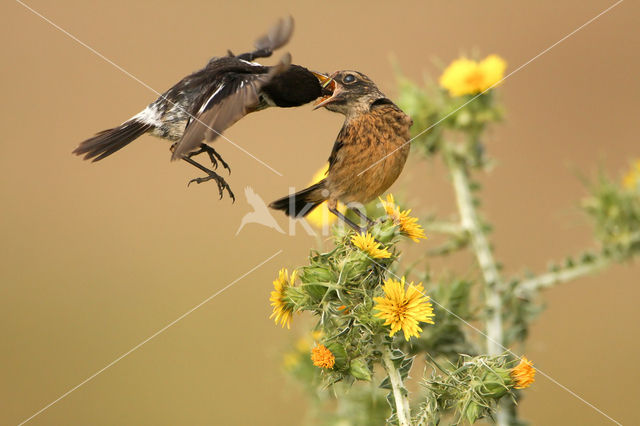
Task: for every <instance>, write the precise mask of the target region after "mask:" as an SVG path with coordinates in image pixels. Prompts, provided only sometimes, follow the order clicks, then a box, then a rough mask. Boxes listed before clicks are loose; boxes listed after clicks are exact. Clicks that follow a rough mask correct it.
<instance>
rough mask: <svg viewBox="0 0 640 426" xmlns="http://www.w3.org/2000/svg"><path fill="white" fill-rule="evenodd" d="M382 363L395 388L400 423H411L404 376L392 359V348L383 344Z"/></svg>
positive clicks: (404, 425)
mask: <svg viewBox="0 0 640 426" xmlns="http://www.w3.org/2000/svg"><path fill="white" fill-rule="evenodd" d="M382 365H383V366H384V369H385V370H386V371H387V374H388V375H389V381H390V382H391V389H392V390H393V399H394V401H395V403H396V415H397V416H398V424H400V426H410V425H411V411H410V409H409V400H408V399H407V397H406V395H405V393H404V392H403V391H404V385H403V384H402V376H400V371H398V369H397V368H396V366H395V364H394V363H393V359H391V349H389V346H387V345H383V346H382Z"/></svg>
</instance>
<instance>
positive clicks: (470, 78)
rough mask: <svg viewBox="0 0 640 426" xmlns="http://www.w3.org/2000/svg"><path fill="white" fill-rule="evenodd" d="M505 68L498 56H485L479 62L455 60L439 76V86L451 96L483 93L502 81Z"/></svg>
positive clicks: (503, 62)
mask: <svg viewBox="0 0 640 426" xmlns="http://www.w3.org/2000/svg"><path fill="white" fill-rule="evenodd" d="M506 68H507V63H506V62H505V60H504V59H502V58H501V57H500V56H498V55H490V56H487V57H486V58H485V59H483V60H482V61H480V62H476V61H473V60H471V59H467V58H460V59H456V60H455V61H453V62H452V63H451V64H450V65H449V66H448V67H447V68H446V69H445V70H444V72H443V73H442V75H441V76H440V85H441V86H442V87H444V88H445V89H447V90H448V91H449V94H451V96H462V95H471V94H475V93H480V92H484V91H485V90H487V89H489V88H490V87H493V86H494V85H495V84H497V83H498V82H499V81H500V80H502V78H503V76H504V71H505V69H506Z"/></svg>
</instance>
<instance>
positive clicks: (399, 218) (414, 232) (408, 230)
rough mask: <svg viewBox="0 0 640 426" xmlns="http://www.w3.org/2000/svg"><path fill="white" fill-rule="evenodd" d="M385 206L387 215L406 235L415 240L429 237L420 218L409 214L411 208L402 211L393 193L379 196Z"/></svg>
mask: <svg viewBox="0 0 640 426" xmlns="http://www.w3.org/2000/svg"><path fill="white" fill-rule="evenodd" d="M378 199H379V200H380V202H381V203H382V207H384V210H385V212H387V216H389V218H390V219H391V220H393V222H394V223H395V224H396V225H398V226H399V227H400V232H402V233H403V234H404V235H406V236H407V237H408V238H410V239H411V240H412V241H414V242H416V243H417V242H419V241H420V238H423V239H424V238H427V237H426V236H425V234H424V229H423V228H422V226H420V224H419V223H418V219H417V218H415V217H412V216H410V215H409V213H411V209H409V210H404V211H400V207H398V206H396V203H395V200H394V199H393V195H392V194H387V199H386V200H383V199H382V198H378Z"/></svg>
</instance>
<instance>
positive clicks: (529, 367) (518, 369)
mask: <svg viewBox="0 0 640 426" xmlns="http://www.w3.org/2000/svg"><path fill="white" fill-rule="evenodd" d="M535 375H536V369H535V368H533V362H531V361H529V360H528V359H527V358H526V357H524V356H523V357H522V359H521V360H520V364H518V365H517V366H515V367H514V368H513V369H512V370H511V378H512V379H513V381H514V382H515V383H514V386H513V387H514V388H516V389H524V388H528V387H529V386H531V383H533V381H534V380H535Z"/></svg>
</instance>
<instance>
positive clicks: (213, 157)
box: [187, 144, 231, 174]
mask: <svg viewBox="0 0 640 426" xmlns="http://www.w3.org/2000/svg"><path fill="white" fill-rule="evenodd" d="M203 152H206V153H207V155H208V156H209V161H211V164H212V165H213V168H214V169H216V170H217V169H218V162H220V163H221V164H222V167H224V168H225V169H227V170H228V171H229V174H231V167H229V164H227V162H226V161H224V160H223V159H222V156H221V155H220V154H218V152H217V151H216V150H215V149H213V148H211V147H210V146H209V145H206V144H202V145H200V149H198V150H197V151H193V152H191V153H189V154H187V156H188V157H189V158H191V157H194V156H196V155H199V154H202V153H203Z"/></svg>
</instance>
